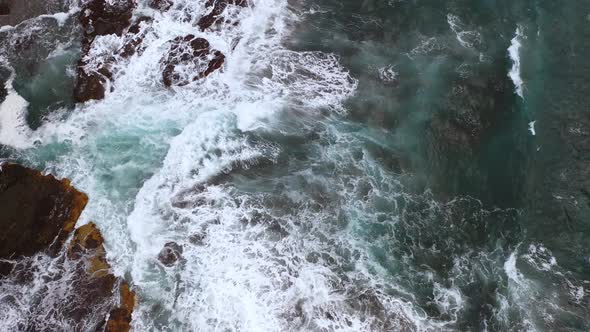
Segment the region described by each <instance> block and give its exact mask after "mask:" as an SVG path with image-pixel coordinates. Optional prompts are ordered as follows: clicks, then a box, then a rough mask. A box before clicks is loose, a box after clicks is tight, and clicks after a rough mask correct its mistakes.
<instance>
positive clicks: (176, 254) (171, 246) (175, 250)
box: [158, 242, 183, 267]
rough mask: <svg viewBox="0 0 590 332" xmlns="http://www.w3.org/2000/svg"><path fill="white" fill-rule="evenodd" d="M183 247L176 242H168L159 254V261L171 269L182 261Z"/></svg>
mask: <svg viewBox="0 0 590 332" xmlns="http://www.w3.org/2000/svg"><path fill="white" fill-rule="evenodd" d="M182 251H183V249H182V246H181V245H179V244H178V243H176V242H168V243H166V244H165V245H164V248H162V250H161V251H160V253H159V254H158V260H159V261H160V262H161V263H162V264H164V265H165V266H168V267H171V266H174V264H176V262H178V261H179V260H181V259H182Z"/></svg>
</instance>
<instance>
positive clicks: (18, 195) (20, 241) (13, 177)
mask: <svg viewBox="0 0 590 332" xmlns="http://www.w3.org/2000/svg"><path fill="white" fill-rule="evenodd" d="M87 202H88V197H87V196H86V195H85V194H84V193H81V192H79V191H77V190H76V189H75V188H74V187H72V186H71V185H70V181H68V180H66V179H64V180H57V179H56V178H55V177H53V176H52V175H43V174H41V173H40V172H38V171H35V170H32V169H29V168H25V167H23V166H20V165H16V164H3V165H1V171H0V211H2V212H1V213H0V227H1V228H2V232H0V258H10V257H12V258H17V257H19V256H31V255H33V254H35V253H37V252H39V251H42V250H50V251H51V252H52V253H55V252H56V251H58V250H59V249H60V248H61V246H62V245H63V243H64V241H65V240H66V238H67V237H68V235H69V233H70V232H71V231H72V230H73V229H74V226H75V225H76V221H77V220H78V217H79V216H80V214H81V213H82V210H83V209H84V207H85V206H86V203H87Z"/></svg>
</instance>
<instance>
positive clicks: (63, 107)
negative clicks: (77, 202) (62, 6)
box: [0, 0, 590, 331]
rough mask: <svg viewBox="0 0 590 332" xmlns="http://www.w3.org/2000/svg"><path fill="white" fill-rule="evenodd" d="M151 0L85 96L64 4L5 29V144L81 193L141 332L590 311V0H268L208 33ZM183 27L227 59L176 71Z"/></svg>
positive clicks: (0, 124) (519, 318)
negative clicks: (171, 74)
mask: <svg viewBox="0 0 590 332" xmlns="http://www.w3.org/2000/svg"><path fill="white" fill-rule="evenodd" d="M139 3H140V7H139V10H140V11H142V13H143V14H145V15H150V16H152V17H153V18H154V23H153V31H152V32H150V33H149V34H147V35H146V45H149V46H147V48H146V50H145V52H144V53H143V54H142V55H136V56H133V57H132V58H130V59H129V60H121V59H120V60H118V61H120V62H117V64H116V68H118V69H120V71H118V72H117V74H116V75H115V78H114V83H113V89H112V91H110V92H109V93H108V94H107V96H106V98H105V99H104V100H102V101H96V102H89V103H86V104H79V105H75V104H74V103H73V101H72V95H71V91H72V89H73V86H74V81H73V77H72V75H73V74H72V73H73V72H74V66H75V64H76V61H77V57H78V56H79V54H78V49H77V48H78V47H79V31H78V28H77V27H76V22H75V20H74V18H73V17H70V18H69V19H68V20H67V21H65V22H62V23H61V24H58V22H56V21H55V20H53V19H51V18H47V17H44V18H37V19H32V20H29V21H26V22H25V23H23V24H21V25H19V26H17V27H16V28H15V29H12V30H0V44H1V45H2V46H3V48H2V50H0V59H1V60H2V62H1V63H0V65H1V70H0V78H1V79H2V80H3V82H8V86H7V89H5V90H1V89H0V100H4V103H3V104H2V111H1V113H0V143H1V144H2V145H1V147H0V156H1V157H2V158H7V159H12V160H16V161H19V162H21V163H24V164H26V165H28V166H32V167H36V168H39V169H44V170H45V171H47V172H51V173H54V174H56V175H58V176H60V177H68V178H71V179H72V181H73V183H74V185H76V186H77V187H78V188H79V189H80V190H82V191H85V192H86V193H88V195H89V197H90V201H89V205H88V207H87V209H86V211H85V212H84V214H83V217H82V222H88V221H94V222H96V224H97V225H98V226H99V227H100V228H101V231H102V232H103V233H104V235H105V239H106V246H107V249H108V252H109V260H110V262H111V263H112V265H113V266H114V269H115V272H116V274H118V275H121V276H124V277H125V278H127V279H128V280H129V281H130V282H131V283H132V284H133V285H135V287H136V289H137V290H138V293H139V298H140V299H141V300H140V303H139V307H138V310H137V311H136V312H135V314H134V321H133V325H134V327H135V329H136V330H137V331H147V330H154V331H213V330H224V331H280V330H288V331H333V330H338V331H339V330H348V331H441V330H445V331H446V330H449V331H587V330H590V293H589V291H588V289H590V249H589V248H590V243H589V242H590V219H589V218H590V187H589V185H590V182H589V180H588V179H589V177H588V176H589V175H590V168H589V167H588V163H589V162H590V138H589V137H590V116H589V114H590V113H588V112H589V110H590V94H589V92H590V91H589V89H588V87H589V86H590V85H589V84H588V79H589V78H590V63H588V60H587V59H589V58H590V2H587V1H574V0H567V1H540V0H538V1H532V0H531V1H526V0H518V1H514V0H512V1H508V0H497V1H493V0H481V1H467V0H464V1H459V0H450V1H434V0H429V1H427V0H424V1H421V0H414V1H412V0H389V1H384V0H366V1H352V0H339V1H332V0H305V1H298V2H296V1H290V2H286V1H282V0H258V1H256V0H254V5H253V6H252V7H251V8H248V9H247V10H242V11H241V12H239V13H234V16H232V17H234V18H235V19H236V20H237V21H239V22H240V23H239V24H237V25H227V26H223V29H221V30H216V31H207V32H198V31H197V32H196V31H195V27H194V25H192V24H191V22H190V21H186V20H185V19H183V17H184V16H183V14H182V13H183V12H186V11H187V10H188V11H189V12H194V13H197V14H201V13H202V11H203V7H202V4H198V3H195V2H194V1H193V2H191V1H188V0H187V1H184V0H177V1H176V3H177V5H175V7H173V8H172V9H171V10H170V12H167V13H164V14H162V13H155V12H154V11H152V10H151V9H149V8H147V7H146V6H145V4H144V2H143V1H139ZM72 8H74V9H75V8H76V4H75V2H72ZM136 14H137V13H136ZM195 17H198V15H195ZM194 19H195V20H196V19H197V18H194ZM193 23H194V22H193ZM40 31H42V32H40ZM187 33H196V34H198V35H199V36H202V37H204V38H207V39H208V40H209V41H210V43H211V44H212V45H213V46H214V47H215V48H216V49H219V50H221V51H223V52H224V53H225V54H226V63H225V65H224V69H223V71H220V72H218V73H215V74H212V75H211V76H209V77H207V79H206V80H204V81H199V82H195V83H192V84H189V85H187V86H185V87H175V88H170V89H168V88H165V87H164V86H163V85H162V84H161V82H160V80H161V71H160V70H161V68H160V67H159V64H158V61H159V60H160V59H161V58H162V56H163V55H164V54H166V52H167V49H168V48H167V45H168V44H167V42H168V41H169V40H171V39H173V38H175V37H177V36H178V35H183V34H187ZM41 36H43V37H42V38H41ZM22 40H26V41H28V43H29V44H27V45H28V46H26V47H23V41H22ZM58 41H59V42H58ZM117 43H118V42H117V41H116V39H113V38H110V37H108V36H105V37H101V38H100V39H99V43H97V45H95V46H94V47H95V48H96V50H97V51H96V54H101V52H99V51H102V52H103V53H104V52H106V51H105V50H107V51H108V50H110V49H112V48H113V47H115V46H116V45H117ZM23 50H24V51H23ZM11 88H12V89H13V90H11ZM11 96H12V97H11ZM18 96H20V98H21V99H24V100H26V102H27V104H28V106H27V107H26V108H22V107H20V108H19V107H14V105H17V104H18V103H16V102H18V101H19V100H21V99H18V98H17V97H18ZM10 98H12V99H10ZM15 98H16V99H15ZM8 101H11V102H12V103H13V104H10V105H9V104H8ZM18 105H21V104H18ZM10 112H13V113H10ZM9 113H10V114H19V116H18V117H8V116H7V114H9ZM15 118H16V120H14V119H15ZM9 120H10V121H12V120H14V121H15V122H8V121H9ZM19 121H20V122H19ZM13 127H14V128H17V130H15V131H6V130H7V129H6V128H13ZM170 241H174V242H176V243H178V244H179V245H181V246H182V247H183V249H184V251H183V260H182V262H181V263H179V264H177V265H175V266H173V267H166V266H164V265H162V264H161V263H160V262H159V261H158V253H159V252H160V250H161V249H162V247H163V246H164V244H165V243H168V242H170ZM42 280H43V279H42V275H38V276H37V277H36V278H33V281H32V283H39V282H42ZM23 287H30V285H19V284H18V283H14V282H11V281H10V280H7V279H3V280H2V286H0V291H2V292H3V293H18V292H22V289H23ZM34 305H35V304H34V302H33V301H23V303H22V304H21V305H20V306H18V305H15V304H13V303H8V302H3V301H2V298H1V297H0V326H4V327H5V329H7V330H10V329H11V328H14V327H15V326H22V324H24V323H23V320H24V321H27V319H29V320H30V318H28V317H27V314H26V313H27V312H30V311H29V310H28V307H29V306H34ZM39 311H41V312H43V309H37V310H36V311H35V312H39ZM2 312H7V314H5V315H4V316H3V314H2ZM19 324H20V325H19ZM61 328H63V329H68V328H74V327H71V326H62V327H61Z"/></svg>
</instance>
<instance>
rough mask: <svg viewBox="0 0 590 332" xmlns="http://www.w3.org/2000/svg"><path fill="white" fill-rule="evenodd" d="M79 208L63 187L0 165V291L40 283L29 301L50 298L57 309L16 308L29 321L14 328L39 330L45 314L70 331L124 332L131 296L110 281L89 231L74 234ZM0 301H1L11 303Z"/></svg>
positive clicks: (82, 199) (98, 241)
mask: <svg viewBox="0 0 590 332" xmlns="http://www.w3.org/2000/svg"><path fill="white" fill-rule="evenodd" d="M87 201H88V198H87V196H86V195H85V194H84V193H81V192H79V191H77V190H76V189H75V188H74V187H72V186H71V185H70V182H69V181H68V180H65V179H64V180H58V179H56V178H54V177H53V176H51V175H43V174H41V173H40V172H37V171H35V170H32V169H28V168H25V167H23V166H20V165H17V164H3V165H2V166H1V169H0V210H2V214H0V226H1V227H2V229H3V232H2V233H1V234H0V240H1V241H0V262H1V264H0V284H2V285H4V287H5V289H8V290H12V289H18V288H21V289H34V288H35V286H38V283H39V282H40V281H41V280H42V281H41V282H43V283H45V284H46V285H45V286H44V287H41V288H39V289H38V290H37V291H35V292H34V293H33V294H31V296H30V297H32V298H39V299H47V298H49V299H52V300H50V302H51V303H53V305H54V306H56V307H58V309H59V310H57V311H59V313H55V312H54V311H55V310H54V309H55V308H49V309H48V308H46V307H47V305H46V304H45V303H44V302H43V300H40V302H39V301H32V302H31V303H29V304H28V305H29V306H30V307H22V306H21V307H20V310H22V315H25V316H29V315H30V317H24V318H25V319H23V322H21V323H19V325H18V328H19V329H22V330H27V331H29V330H30V331H36V330H44V329H45V328H47V321H46V320H45V318H43V317H44V315H42V314H40V313H43V312H44V311H46V310H51V311H52V312H51V315H58V316H59V319H56V320H58V321H60V322H66V325H69V326H70V327H71V328H73V329H76V330H78V329H80V330H98V331H100V330H103V331H111V332H115V331H117V332H119V331H129V329H130V322H131V314H132V312H133V309H134V307H135V301H136V300H135V293H134V292H133V291H132V290H131V289H130V287H129V285H128V284H127V283H126V282H125V281H124V280H122V279H120V278H118V277H115V276H114V275H113V274H112V272H111V268H110V266H109V264H108V262H107V260H106V251H105V248H104V246H103V242H104V239H103V237H102V235H101V233H100V231H99V230H98V228H97V227H96V225H94V224H93V223H89V224H86V225H83V226H81V227H79V228H77V229H75V230H74V226H75V224H76V222H77V220H78V217H79V216H80V214H81V212H82V210H83V209H84V207H85V205H86V203H87ZM72 231H74V232H73V236H71V237H70V235H71V233H72ZM68 240H69V241H68ZM42 261H47V262H49V263H48V266H47V270H48V271H47V272H46V271H42V270H40V269H39V264H40V263H39V262H42ZM49 267H51V269H49ZM49 270H50V271H51V272H49ZM48 275H51V277H48ZM55 287H57V288H55ZM3 289H4V288H3ZM55 289H59V294H56V293H55ZM4 295H5V297H3V299H2V300H0V301H1V302H5V301H11V300H10V299H11V298H13V299H14V297H15V296H14V295H13V294H11V293H10V292H7V293H6V294H4ZM56 300H57V301H56ZM14 301H16V299H14ZM19 302H20V303H23V302H24V301H19ZM54 302H57V303H54ZM52 318H54V317H52ZM56 328H57V327H56ZM60 328H63V326H60Z"/></svg>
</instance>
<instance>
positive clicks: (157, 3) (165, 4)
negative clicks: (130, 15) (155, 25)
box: [148, 0, 174, 12]
mask: <svg viewBox="0 0 590 332" xmlns="http://www.w3.org/2000/svg"><path fill="white" fill-rule="evenodd" d="M173 4H174V3H173V2H172V0H150V2H149V4H148V6H149V7H150V8H152V9H157V10H160V11H163V12H165V11H167V10H168V9H170V7H172V5H173Z"/></svg>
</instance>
